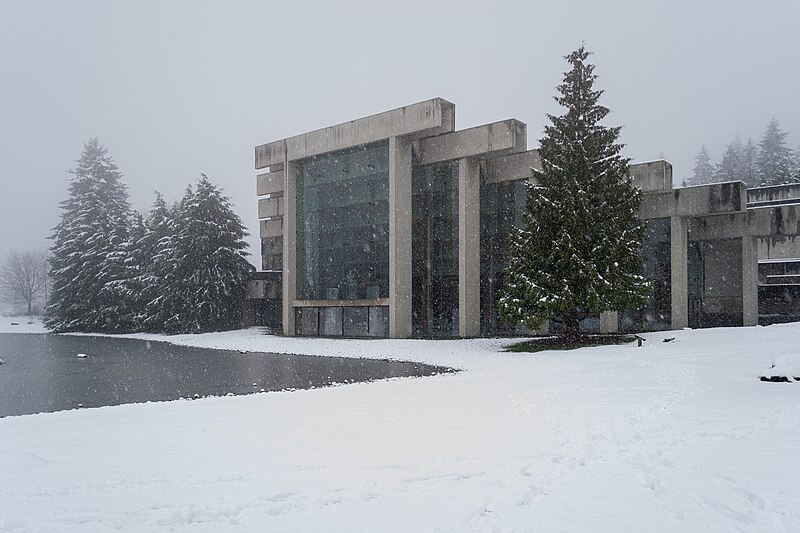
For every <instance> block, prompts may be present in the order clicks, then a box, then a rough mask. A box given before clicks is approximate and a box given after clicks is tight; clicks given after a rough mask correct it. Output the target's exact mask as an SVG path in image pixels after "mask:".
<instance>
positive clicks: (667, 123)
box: [0, 0, 800, 262]
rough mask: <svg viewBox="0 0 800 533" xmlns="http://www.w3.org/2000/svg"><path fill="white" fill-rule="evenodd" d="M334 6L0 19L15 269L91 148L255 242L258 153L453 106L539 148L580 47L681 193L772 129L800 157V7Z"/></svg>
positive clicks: (55, 5)
mask: <svg viewBox="0 0 800 533" xmlns="http://www.w3.org/2000/svg"><path fill="white" fill-rule="evenodd" d="M330 4H333V2H332V3H330ZM335 4H336V5H335V6H334V5H329V3H327V2H309V1H303V0H292V1H289V0H286V1H282V2H274V3H271V2H265V1H224V2H223V1H219V2H201V1H195V0H193V1H187V2H177V1H171V2H163V1H142V0H137V1H128V2H108V1H105V0H100V1H75V0H70V1H69V2H63V1H52V2H41V1H32V0H24V1H17V0H2V2H1V3H0V67H1V68H2V70H1V71H0V102H2V103H1V104H0V176H2V188H1V189H0V260H4V258H5V256H6V253H7V252H8V251H9V250H11V249H42V248H45V247H49V246H50V244H51V241H48V240H45V237H47V235H48V234H49V232H50V229H51V228H52V227H53V226H54V225H55V224H56V223H57V222H58V220H59V218H58V217H59V209H58V203H59V202H60V201H61V200H63V199H64V198H65V197H66V194H67V184H68V178H69V176H70V175H69V174H68V173H67V170H68V169H71V168H74V166H75V160H76V159H77V158H78V157H79V156H80V153H81V151H82V148H83V144H84V143H85V142H86V141H87V140H88V139H89V138H90V137H92V136H96V137H98V138H99V140H100V142H101V143H103V144H104V145H105V146H106V147H107V148H108V152H109V155H110V156H111V157H112V158H113V159H114V160H115V161H116V163H117V165H118V166H119V168H120V170H121V171H122V172H123V174H124V176H125V183H126V184H127V185H128V187H129V190H130V194H131V203H132V205H133V207H134V208H135V209H138V210H140V211H146V210H147V209H149V206H150V204H151V203H152V201H153V198H154V196H153V195H154V191H156V190H158V191H160V192H162V193H163V194H164V196H165V197H166V199H167V200H168V201H173V200H176V199H178V198H179V197H180V195H181V194H182V193H183V190H184V189H185V187H186V185H188V184H189V183H191V182H194V181H196V179H197V178H198V177H199V175H200V173H201V172H203V173H205V174H207V175H208V176H209V178H210V179H211V180H212V181H213V182H215V183H217V184H220V185H221V186H222V187H223V188H224V191H225V192H226V194H228V195H229V196H231V197H232V199H233V202H234V204H235V207H236V210H237V213H238V214H239V215H240V216H241V217H242V219H243V220H244V221H245V224H246V225H247V226H248V228H249V230H250V232H251V233H253V234H255V233H257V231H258V228H257V206H256V197H255V174H256V172H255V170H254V168H253V157H254V156H253V149H254V147H255V145H257V144H262V143H265V142H269V141H273V140H277V139H282V138H285V137H289V136H291V135H295V134H299V133H303V132H305V131H309V130H313V129H317V128H321V127H325V126H329V125H332V124H337V123H340V122H344V121H347V120H351V119H354V118H358V117H362V116H365V115H370V114H373V113H378V112H381V111H385V110H388V109H393V108H396V107H400V106H403V105H406V104H410V103H413V102H417V101H420V100H425V99H428V98H433V97H437V96H440V97H443V98H445V99H447V100H450V101H451V102H454V103H455V104H456V127H457V129H463V128H466V127H470V126H476V125H479V124H484V123H487V122H493V121H497V120H502V119H506V118H512V117H513V118H517V119H520V120H522V121H523V122H525V123H527V124H528V145H529V148H536V147H537V146H538V139H539V138H540V137H541V135H542V130H543V126H544V124H545V122H546V118H545V114H546V113H555V114H560V112H561V111H560V108H559V107H558V106H557V104H555V102H554V101H553V96H554V95H555V90H554V87H555V86H556V85H557V84H558V83H559V82H560V81H561V77H562V74H563V72H564V71H565V70H566V69H567V64H566V62H565V61H564V59H563V56H564V55H566V54H567V53H569V52H570V51H571V50H573V49H575V48H576V47H578V46H579V45H580V44H581V42H583V41H585V43H586V46H587V47H588V48H589V49H590V50H592V51H593V52H594V56H593V57H592V61H593V62H594V63H595V64H596V65H597V69H596V73H597V74H598V75H599V76H600V79H599V81H598V87H599V88H600V89H604V90H605V91H606V93H605V95H604V97H603V99H602V100H601V103H603V104H604V105H606V106H608V107H610V108H611V110H612V114H611V115H610V116H609V117H608V118H607V119H606V121H605V123H606V124H607V125H622V126H623V130H622V141H623V142H624V143H626V145H627V147H626V149H625V151H624V152H623V154H624V155H626V156H628V157H631V158H633V160H634V161H647V160H652V159H657V158H660V157H665V158H666V159H667V160H669V161H670V162H672V163H673V165H674V171H675V172H674V176H675V181H676V182H677V183H680V180H681V178H683V177H688V176H689V175H690V174H691V169H692V166H693V164H694V161H693V158H694V156H695V154H696V153H697V152H698V151H699V149H700V146H701V145H702V144H704V143H705V145H706V146H707V147H708V150H709V152H710V154H711V156H712V158H713V160H714V161H715V162H718V161H719V159H720V158H721V155H722V151H723V149H724V146H725V144H727V143H728V142H730V141H731V140H732V139H733V136H734V135H735V134H738V135H739V136H740V137H741V138H742V140H743V141H746V140H747V138H748V137H751V136H752V137H753V140H754V142H758V140H759V139H760V136H761V135H762V133H763V132H764V129H765V127H766V125H767V123H768V121H769V120H770V118H772V117H776V118H777V119H778V120H779V121H780V122H781V126H782V128H783V130H784V131H789V132H790V133H789V136H788V138H787V140H788V144H789V146H790V147H791V148H792V149H796V148H797V147H798V146H799V145H800V105H798V94H799V88H800V83H798V82H800V61H798V50H800V31H798V21H800V2H798V1H797V0H779V1H778V0H776V1H770V2H764V3H761V2H741V1H721V0H720V1H708V2H698V1H697V0H694V1H683V0H677V1H676V0H673V1H670V2H652V3H650V2H634V1H630V0H628V1H614V0H611V1H608V0H607V1H604V2H596V1H586V2H566V1H565V2H556V1H550V2H533V1H530V2H525V1H520V2H503V1H488V0H487V1H484V2H472V1H461V2H435V1H431V0H429V1H425V2H417V1H407V2H387V3H385V4H384V3H383V2H379V1H377V0H372V1H369V2H336V3H335ZM249 240H250V242H251V250H250V251H251V253H252V254H253V257H252V258H251V259H252V260H253V261H254V262H255V261H256V259H257V256H258V253H259V250H258V247H257V245H256V243H257V239H256V237H255V235H253V236H251V237H250V239H249Z"/></svg>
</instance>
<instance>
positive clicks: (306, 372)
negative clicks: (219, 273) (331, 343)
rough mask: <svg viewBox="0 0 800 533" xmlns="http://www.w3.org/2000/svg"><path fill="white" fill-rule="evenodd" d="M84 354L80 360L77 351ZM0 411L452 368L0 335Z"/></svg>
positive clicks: (111, 340) (53, 408) (243, 391)
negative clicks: (0, 360)
mask: <svg viewBox="0 0 800 533" xmlns="http://www.w3.org/2000/svg"><path fill="white" fill-rule="evenodd" d="M79 353H84V354H87V355H88V357H86V358H79V357H78V354H79ZM0 359H3V360H5V364H2V365H0V416H9V415H24V414H32V413H41V412H50V411H60V410H63V409H74V408H76V407H79V405H83V407H99V406H103V405H119V404H123V403H136V402H146V401H163V400H175V399H178V398H180V397H184V398H186V397H193V396H194V395H195V394H198V395H200V396H209V395H213V396H220V395H224V394H227V393H233V394H249V393H253V392H258V391H260V390H261V389H264V390H266V391H276V390H285V389H308V388H313V387H323V386H325V385H330V384H333V383H349V382H356V381H371V380H376V379H383V378H391V377H406V376H430V375H434V374H440V373H443V372H449V371H450V369H447V368H443V367H434V366H430V365H423V364H416V363H398V362H390V361H378V360H369V359H346V358H340V357H311V356H304V355H280V354H265V353H245V354H242V353H238V352H231V351H225V350H211V349H204V348H188V347H183V346H174V345H172V344H167V343H163V342H148V341H140V340H134V339H118V338H107V337H74V336H62V335H26V334H17V333H13V334H0ZM253 384H255V386H253Z"/></svg>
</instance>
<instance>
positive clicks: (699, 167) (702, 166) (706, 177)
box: [686, 144, 714, 185]
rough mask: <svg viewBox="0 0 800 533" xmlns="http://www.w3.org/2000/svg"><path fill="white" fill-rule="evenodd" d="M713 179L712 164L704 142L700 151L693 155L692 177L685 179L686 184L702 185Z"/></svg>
mask: <svg viewBox="0 0 800 533" xmlns="http://www.w3.org/2000/svg"><path fill="white" fill-rule="evenodd" d="M712 181H714V165H712V164H711V157H710V156H709V155H708V150H706V145H705V144H704V145H703V146H702V148H700V151H699V152H698V153H697V155H696V156H694V169H693V170H692V177H691V178H689V179H688V180H687V181H686V185H703V184H705V183H711V182H712Z"/></svg>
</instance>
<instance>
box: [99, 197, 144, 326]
mask: <svg viewBox="0 0 800 533" xmlns="http://www.w3.org/2000/svg"><path fill="white" fill-rule="evenodd" d="M144 232H145V224H144V221H143V220H142V215H141V214H140V213H138V212H135V213H134V214H133V216H132V217H131V227H130V230H129V232H128V238H127V239H126V240H125V242H123V243H121V244H120V246H119V247H118V248H117V249H115V250H113V251H112V252H110V253H109V254H108V256H107V257H106V261H105V264H104V265H103V269H102V271H101V275H102V276H104V277H105V278H107V279H110V280H111V281H109V282H108V283H106V284H105V285H104V286H103V288H102V289H101V290H100V296H101V297H102V301H103V304H104V308H103V309H102V313H103V314H104V315H105V316H106V317H107V319H106V320H107V322H106V324H107V325H106V327H105V328H104V330H105V331H110V332H115V333H130V332H136V331H141V329H142V327H141V324H142V315H143V305H142V292H143V290H144V288H145V287H144V285H142V283H141V274H142V271H143V269H144V267H145V265H146V264H147V258H146V257H143V256H142V250H141V249H140V248H139V241H140V240H141V239H142V237H143V236H144Z"/></svg>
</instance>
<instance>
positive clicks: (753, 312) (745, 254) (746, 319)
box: [742, 235, 758, 326]
mask: <svg viewBox="0 0 800 533" xmlns="http://www.w3.org/2000/svg"><path fill="white" fill-rule="evenodd" d="M742 324H743V325H745V326H756V325H758V245H757V243H756V240H755V239H754V238H753V237H751V236H749V235H743V236H742Z"/></svg>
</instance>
